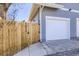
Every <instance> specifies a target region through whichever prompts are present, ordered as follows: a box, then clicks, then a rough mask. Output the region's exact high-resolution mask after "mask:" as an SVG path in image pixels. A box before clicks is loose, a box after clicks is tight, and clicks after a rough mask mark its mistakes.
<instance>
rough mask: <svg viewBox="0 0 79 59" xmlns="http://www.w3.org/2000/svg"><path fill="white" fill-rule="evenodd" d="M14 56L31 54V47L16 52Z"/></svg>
mask: <svg viewBox="0 0 79 59" xmlns="http://www.w3.org/2000/svg"><path fill="white" fill-rule="evenodd" d="M14 56H29V49H28V47H27V48H25V49H23V50H22V51H20V52H18V53H16V54H15V55H14Z"/></svg>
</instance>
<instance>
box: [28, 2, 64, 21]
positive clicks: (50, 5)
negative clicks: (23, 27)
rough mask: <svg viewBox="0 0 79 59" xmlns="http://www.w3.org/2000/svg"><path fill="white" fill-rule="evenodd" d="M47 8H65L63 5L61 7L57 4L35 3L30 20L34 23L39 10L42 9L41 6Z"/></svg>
mask: <svg viewBox="0 0 79 59" xmlns="http://www.w3.org/2000/svg"><path fill="white" fill-rule="evenodd" d="M41 5H42V6H46V7H50V8H63V7H64V6H63V5H59V4H55V3H53V4H52V3H51V4H50V3H49V4H47V3H38V4H37V3H34V4H33V5H32V9H31V13H30V16H29V20H30V21H32V20H33V18H34V17H35V15H36V14H37V13H38V12H37V11H38V8H40V6H41Z"/></svg>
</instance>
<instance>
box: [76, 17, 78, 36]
mask: <svg viewBox="0 0 79 59" xmlns="http://www.w3.org/2000/svg"><path fill="white" fill-rule="evenodd" d="M76 22H77V23H76V26H77V27H76V28H77V29H76V31H77V37H79V18H77V19H76Z"/></svg>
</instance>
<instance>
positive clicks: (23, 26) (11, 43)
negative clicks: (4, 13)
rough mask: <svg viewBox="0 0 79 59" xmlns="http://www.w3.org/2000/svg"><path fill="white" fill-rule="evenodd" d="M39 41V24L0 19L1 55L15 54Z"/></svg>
mask: <svg viewBox="0 0 79 59" xmlns="http://www.w3.org/2000/svg"><path fill="white" fill-rule="evenodd" d="M38 41H39V25H38V24H36V23H31V22H30V23H26V22H16V21H8V20H2V19H0V55H3V56H7V55H9V56H10V55H14V54H15V53H17V52H19V51H20V50H22V49H23V48H25V47H27V46H29V45H31V44H33V43H36V42H38Z"/></svg>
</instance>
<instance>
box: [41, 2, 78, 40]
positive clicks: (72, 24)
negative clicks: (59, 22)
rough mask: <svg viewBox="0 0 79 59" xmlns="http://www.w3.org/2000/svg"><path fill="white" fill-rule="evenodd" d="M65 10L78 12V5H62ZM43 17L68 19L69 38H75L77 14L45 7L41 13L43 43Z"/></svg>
mask: <svg viewBox="0 0 79 59" xmlns="http://www.w3.org/2000/svg"><path fill="white" fill-rule="evenodd" d="M63 5H64V6H65V8H69V9H70V8H71V9H76V10H79V7H78V6H79V4H77V3H76V4H75V3H73V4H71V3H69V4H68V3H65V4H64V3H63ZM45 16H55V17H65V18H70V36H71V38H74V37H76V18H78V17H79V13H74V12H69V11H63V10H60V9H53V8H47V7H45V8H44V9H43V12H42V28H41V29H42V39H43V41H45V40H46V19H45Z"/></svg>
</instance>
